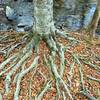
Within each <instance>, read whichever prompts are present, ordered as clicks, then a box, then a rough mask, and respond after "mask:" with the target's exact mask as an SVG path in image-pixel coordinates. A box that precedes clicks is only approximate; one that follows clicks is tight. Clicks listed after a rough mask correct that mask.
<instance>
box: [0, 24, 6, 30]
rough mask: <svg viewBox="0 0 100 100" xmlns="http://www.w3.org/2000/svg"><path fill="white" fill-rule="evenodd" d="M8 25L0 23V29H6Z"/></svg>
mask: <svg viewBox="0 0 100 100" xmlns="http://www.w3.org/2000/svg"><path fill="white" fill-rule="evenodd" d="M7 30H8V26H7V25H6V24H5V23H0V31H7Z"/></svg>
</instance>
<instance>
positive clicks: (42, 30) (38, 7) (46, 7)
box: [33, 0, 54, 35]
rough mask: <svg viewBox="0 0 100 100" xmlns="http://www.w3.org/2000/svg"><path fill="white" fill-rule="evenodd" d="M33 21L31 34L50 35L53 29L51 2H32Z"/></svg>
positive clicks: (49, 0) (51, 0) (48, 0)
mask: <svg viewBox="0 0 100 100" xmlns="http://www.w3.org/2000/svg"><path fill="white" fill-rule="evenodd" d="M34 19H35V24H34V27H33V32H35V33H38V34H41V35H46V34H51V33H52V30H53V28H54V22H53V0H34Z"/></svg>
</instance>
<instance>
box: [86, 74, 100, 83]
mask: <svg viewBox="0 0 100 100" xmlns="http://www.w3.org/2000/svg"><path fill="white" fill-rule="evenodd" d="M87 78H88V79H90V80H93V81H96V82H98V83H100V79H96V78H94V77H92V76H89V75H87Z"/></svg>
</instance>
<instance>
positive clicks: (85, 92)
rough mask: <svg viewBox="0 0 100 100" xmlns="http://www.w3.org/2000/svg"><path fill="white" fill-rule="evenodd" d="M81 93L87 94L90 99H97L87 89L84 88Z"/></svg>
mask: <svg viewBox="0 0 100 100" xmlns="http://www.w3.org/2000/svg"><path fill="white" fill-rule="evenodd" d="M80 93H81V94H83V95H84V96H86V97H87V98H88V99H89V100H97V99H96V98H95V97H94V96H92V95H90V94H89V92H88V91H87V90H83V91H81V92H80Z"/></svg>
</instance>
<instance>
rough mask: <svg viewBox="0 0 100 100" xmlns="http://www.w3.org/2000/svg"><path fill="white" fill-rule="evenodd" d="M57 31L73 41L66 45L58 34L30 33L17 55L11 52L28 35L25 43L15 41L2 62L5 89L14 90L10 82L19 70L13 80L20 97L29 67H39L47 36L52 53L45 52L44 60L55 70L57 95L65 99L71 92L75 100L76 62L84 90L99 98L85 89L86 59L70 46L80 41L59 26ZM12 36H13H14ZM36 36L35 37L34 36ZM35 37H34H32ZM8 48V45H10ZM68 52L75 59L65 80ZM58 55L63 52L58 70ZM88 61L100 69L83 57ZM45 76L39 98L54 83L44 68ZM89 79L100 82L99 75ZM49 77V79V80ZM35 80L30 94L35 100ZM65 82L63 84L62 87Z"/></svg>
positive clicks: (38, 99)
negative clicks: (42, 41)
mask: <svg viewBox="0 0 100 100" xmlns="http://www.w3.org/2000/svg"><path fill="white" fill-rule="evenodd" d="M54 32H56V34H57V35H59V36H60V37H63V38H65V39H67V40H69V41H70V43H71V44H68V45H66V46H64V45H62V44H61V43H58V42H57V39H56V37H54V35H47V36H42V37H41V38H40V36H38V35H36V34H35V35H34V36H33V35H31V34H29V36H28V38H29V39H28V40H27V41H28V44H27V45H26V46H25V47H24V48H23V49H22V50H21V51H20V52H18V53H16V54H14V55H13V56H9V55H10V53H11V52H12V51H13V50H14V49H15V48H16V47H18V46H19V45H22V44H23V43H24V41H26V40H25V38H26V37H27V35H24V37H22V38H23V43H22V44H21V43H18V44H16V45H13V46H12V47H11V48H9V47H7V48H9V49H8V52H7V55H8V58H7V59H6V60H5V61H4V62H2V63H1V64H0V70H1V73H0V76H2V75H3V74H6V78H5V92H6V93H9V90H10V84H11V81H12V80H11V77H12V75H14V74H15V77H14V80H13V83H15V84H16V89H15V92H14V100H18V99H19V95H20V83H21V80H22V78H23V77H24V75H25V74H27V73H28V72H29V71H31V70H32V69H33V68H36V66H37V65H38V59H39V57H38V52H39V51H38V50H39V42H40V41H41V40H44V41H45V42H46V44H47V45H48V48H49V50H50V51H51V52H50V53H51V55H50V56H49V59H47V58H46V56H45V54H44V60H45V62H46V64H47V66H49V71H50V74H52V76H53V77H54V79H55V82H56V90H57V95H56V99H59V97H61V96H62V97H63V100H66V99H67V95H68V96H69V98H70V100H74V98H73V96H72V94H71V92H72V91H71V84H72V77H73V75H74V66H75V64H77V65H78V71H79V76H80V86H81V90H82V92H81V93H82V94H83V95H85V96H87V97H88V98H90V99H91V100H96V99H95V97H90V96H89V94H88V93H87V92H84V89H85V87H84V80H83V74H84V73H83V65H82V63H81V61H83V58H80V57H79V55H78V54H75V53H74V52H71V51H69V50H68V49H69V48H70V47H71V46H73V45H74V46H75V44H77V43H79V42H80V41H79V40H77V39H75V38H73V37H71V36H70V34H69V33H68V34H64V33H63V32H60V31H59V30H55V31H54ZM12 37H13V36H12ZM12 37H11V38H12ZM16 37H17V36H16ZM31 37H32V38H31ZM7 38H8V36H7V37H6V36H5V37H0V41H2V40H3V41H6V39H7ZM30 40H31V41H30ZM7 48H6V49H7ZM33 48H34V54H35V57H36V58H35V59H34V61H33V62H32V64H31V65H30V66H29V67H28V68H27V69H25V64H26V62H27V61H28V59H29V58H30V57H31V55H32V50H33ZM65 52H68V53H70V54H71V56H72V59H73V63H72V64H70V63H69V61H67V63H68V65H69V66H70V71H69V74H68V75H67V79H68V81H67V83H66V82H65V81H64V80H63V76H64V71H65V55H64V54H65ZM56 55H58V56H59V58H60V69H59V71H58V69H57V68H58V67H57V65H56V63H55V59H56ZM9 62H11V63H12V64H10V66H9V67H8V68H6V65H7V64H8V63H9ZM83 62H84V63H85V64H88V65H90V66H92V68H94V69H96V70H97V69H99V70H100V68H99V67H98V66H96V65H94V64H91V63H88V62H87V61H83ZM9 69H10V71H9V72H8V70H9ZM18 69H21V70H20V71H19V72H18V73H16V72H17V71H18ZM39 73H40V74H41V75H42V76H43V77H44V79H45V86H44V88H43V89H41V91H39V93H38V94H37V95H36V96H35V100H41V99H42V97H43V95H44V94H45V92H47V91H48V89H50V87H51V85H52V80H47V79H46V77H45V75H43V74H42V72H39ZM88 78H89V79H92V80H94V81H98V82H99V83H100V80H98V79H95V78H93V77H88ZM47 81H48V82H47ZM31 83H32V82H31V81H30V89H29V95H30V97H29V98H30V100H32V99H33V98H32V96H31V92H32V90H31ZM61 86H62V87H63V88H61Z"/></svg>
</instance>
